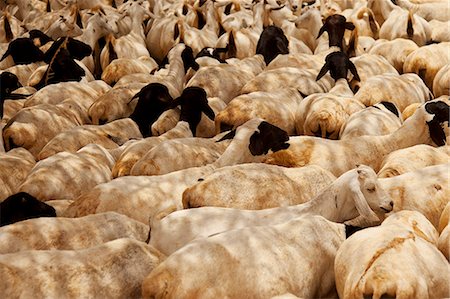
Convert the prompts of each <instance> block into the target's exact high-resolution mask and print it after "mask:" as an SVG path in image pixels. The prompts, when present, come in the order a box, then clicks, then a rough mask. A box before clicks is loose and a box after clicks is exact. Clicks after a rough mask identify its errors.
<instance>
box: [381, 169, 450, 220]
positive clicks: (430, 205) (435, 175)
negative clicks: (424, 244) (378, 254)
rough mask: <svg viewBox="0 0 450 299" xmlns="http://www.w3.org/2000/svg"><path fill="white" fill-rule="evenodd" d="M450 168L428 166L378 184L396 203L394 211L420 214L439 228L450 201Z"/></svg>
mask: <svg viewBox="0 0 450 299" xmlns="http://www.w3.org/2000/svg"><path fill="white" fill-rule="evenodd" d="M449 167H450V165H449V164H448V163H447V164H440V165H435V166H428V167H425V168H423V169H419V170H415V171H412V172H407V173H404V174H402V175H398V176H394V177H390V178H380V180H379V181H380V185H381V186H382V187H383V189H384V190H386V192H387V193H388V194H389V196H390V197H391V198H392V200H393V201H394V212H396V211H401V210H413V211H418V212H420V213H422V214H423V215H424V216H425V217H427V219H428V220H429V221H430V222H431V223H432V224H433V225H434V226H435V227H436V228H437V227H438V225H439V217H440V215H441V213H442V211H443V210H444V208H445V205H446V204H447V203H448V202H449V200H450V184H449V176H448V170H449Z"/></svg>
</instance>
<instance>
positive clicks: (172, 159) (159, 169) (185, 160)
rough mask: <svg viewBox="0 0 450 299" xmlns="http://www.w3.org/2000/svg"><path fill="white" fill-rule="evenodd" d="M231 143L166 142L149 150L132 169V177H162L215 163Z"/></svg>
mask: <svg viewBox="0 0 450 299" xmlns="http://www.w3.org/2000/svg"><path fill="white" fill-rule="evenodd" d="M228 144H229V142H228V141H222V142H216V140H214V139H211V138H198V137H191V138H177V139H171V140H165V141H163V142H161V143H160V144H158V145H156V146H155V147H153V148H152V149H151V150H149V151H148V152H147V153H146V154H145V155H144V156H143V157H142V158H140V159H139V160H138V161H137V162H136V163H135V164H134V166H133V167H132V168H131V171H130V175H135V176H137V175H162V174H167V173H170V172H173V171H177V170H181V169H186V168H190V167H198V166H203V165H207V164H210V163H213V162H214V161H216V160H217V159H218V158H219V157H220V156H221V155H222V154H223V152H224V151H225V150H226V148H227V146H228Z"/></svg>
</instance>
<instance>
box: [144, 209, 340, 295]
mask: <svg viewBox="0 0 450 299" xmlns="http://www.w3.org/2000/svg"><path fill="white" fill-rule="evenodd" d="M344 240H345V230H344V226H343V225H342V224H337V223H333V222H330V221H327V220H326V219H324V218H323V217H320V216H305V217H299V218H296V219H294V220H292V221H289V222H285V223H282V224H278V225H270V226H269V225H267V226H259V227H247V228H242V229H236V230H231V231H226V232H222V233H220V234H216V235H213V236H210V237H209V238H204V239H199V240H195V241H193V242H192V243H190V244H188V245H186V246H185V247H183V248H181V249H180V250H178V251H177V252H175V253H173V254H172V255H170V256H169V257H168V258H167V259H166V260H165V261H163V262H162V263H161V264H159V265H158V266H157V267H156V268H155V269H154V270H153V271H152V272H151V273H150V274H149V275H148V276H147V277H146V278H145V279H144V281H143V282H142V295H143V298H161V297H166V296H167V297H171V298H180V297H183V296H187V297H203V298H239V297H241V296H245V297H248V298H270V297H272V296H275V295H280V294H284V293H287V292H290V293H293V294H295V295H298V296H300V297H302V298H329V297H330V296H333V295H334V294H335V292H336V291H335V287H334V272H333V269H332V267H330V264H332V263H333V260H334V256H335V253H336V252H337V249H338V248H339V246H340V244H342V242H343V241H344ZM210 281H217V282H219V281H220V283H215V284H214V283H213V284H211V283H210ZM205 286H208V287H205Z"/></svg>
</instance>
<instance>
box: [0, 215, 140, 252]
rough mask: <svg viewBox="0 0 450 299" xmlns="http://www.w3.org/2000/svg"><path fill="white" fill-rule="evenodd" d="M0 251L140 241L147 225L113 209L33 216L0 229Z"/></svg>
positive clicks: (66, 248) (81, 247) (71, 247)
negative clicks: (82, 214) (70, 215)
mask: <svg viewBox="0 0 450 299" xmlns="http://www.w3.org/2000/svg"><path fill="white" fill-rule="evenodd" d="M0 232H1V233H0V240H1V243H0V253H1V254H6V253H13V252H19V251H25V250H50V249H58V250H80V249H85V248H90V247H94V246H98V245H102V244H103V243H106V242H109V241H112V240H116V239H120V238H131V239H136V240H138V241H141V242H144V241H145V239H146V238H147V235H148V226H147V225H145V224H143V223H140V222H138V221H135V220H132V219H130V218H128V217H126V216H124V215H121V214H117V213H114V212H108V213H101V214H95V215H89V216H85V217H80V218H62V217H57V218H49V217H45V218H44V217H42V218H34V219H29V220H25V221H20V222H17V223H14V224H11V225H7V226H4V227H2V228H0Z"/></svg>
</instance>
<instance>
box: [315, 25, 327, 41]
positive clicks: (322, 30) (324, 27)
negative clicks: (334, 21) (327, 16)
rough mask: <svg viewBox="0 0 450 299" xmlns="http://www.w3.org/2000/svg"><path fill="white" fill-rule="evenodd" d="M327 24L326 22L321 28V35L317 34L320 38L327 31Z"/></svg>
mask: <svg viewBox="0 0 450 299" xmlns="http://www.w3.org/2000/svg"><path fill="white" fill-rule="evenodd" d="M326 26H327V25H326V24H324V25H323V26H322V27H321V28H320V30H319V35H317V38H319V37H320V36H321V35H322V34H323V33H324V32H325V31H327V27H326Z"/></svg>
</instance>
